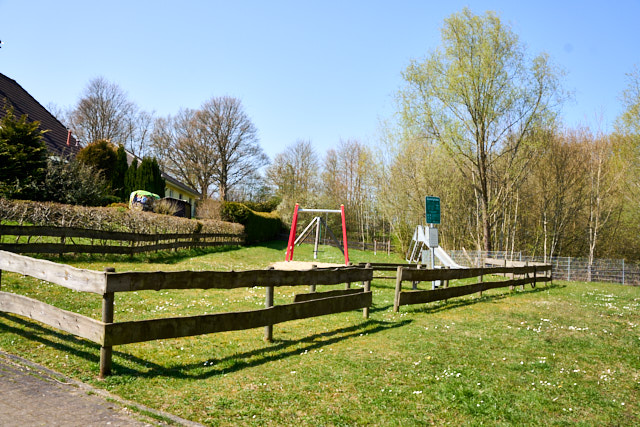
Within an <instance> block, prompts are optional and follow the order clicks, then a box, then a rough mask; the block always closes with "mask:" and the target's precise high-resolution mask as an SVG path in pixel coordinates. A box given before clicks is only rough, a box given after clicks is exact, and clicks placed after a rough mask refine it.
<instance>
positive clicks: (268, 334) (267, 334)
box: [264, 267, 275, 342]
mask: <svg viewBox="0 0 640 427" xmlns="http://www.w3.org/2000/svg"><path fill="white" fill-rule="evenodd" d="M268 269H269V270H274V269H275V267H269V268H268ZM265 290H266V295H265V299H264V306H265V308H269V307H273V290H274V287H273V286H267V287H265ZM264 340H265V341H266V342H273V325H267V326H265V327H264Z"/></svg>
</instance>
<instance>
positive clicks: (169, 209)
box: [153, 199, 180, 215]
mask: <svg viewBox="0 0 640 427" xmlns="http://www.w3.org/2000/svg"><path fill="white" fill-rule="evenodd" d="M179 210H180V206H178V205H177V204H176V203H175V202H172V201H171V200H167V199H161V200H158V201H156V202H155V203H154V204H153V211H154V212H155V213H157V214H160V215H175V214H176V213H177V212H178V211H179Z"/></svg>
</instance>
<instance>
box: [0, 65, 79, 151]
mask: <svg viewBox="0 0 640 427" xmlns="http://www.w3.org/2000/svg"><path fill="white" fill-rule="evenodd" d="M7 104H8V105H10V106H12V107H13V110H14V114H15V115H16V117H18V118H19V117H21V116H22V115H25V114H26V115H27V119H28V120H29V121H31V122H34V121H38V122H40V129H41V130H46V132H45V133H44V135H43V139H44V142H45V144H46V146H47V149H48V150H49V152H50V153H51V154H52V155H54V156H57V157H69V156H75V155H76V154H77V153H78V151H80V148H82V147H80V145H79V144H78V141H77V140H76V139H75V138H74V137H73V135H71V133H70V132H69V130H68V129H67V128H66V127H65V126H64V125H63V124H62V123H61V122H60V121H59V120H58V119H56V118H55V117H54V116H53V114H51V113H50V112H49V111H48V110H47V109H46V108H44V107H43V106H42V105H41V104H40V103H39V102H38V101H36V99H35V98H34V97H33V96H31V95H29V92H27V91H26V90H24V89H23V88H22V86H20V85H19V84H18V83H17V82H16V81H15V80H13V79H10V78H9V77H7V76H5V75H4V74H1V73H0V118H3V117H4V116H5V115H6V111H5V107H6V106H7Z"/></svg>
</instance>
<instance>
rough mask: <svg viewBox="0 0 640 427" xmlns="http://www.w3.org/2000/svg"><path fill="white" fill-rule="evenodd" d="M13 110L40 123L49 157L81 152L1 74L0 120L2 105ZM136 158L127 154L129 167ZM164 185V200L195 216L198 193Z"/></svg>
mask: <svg viewBox="0 0 640 427" xmlns="http://www.w3.org/2000/svg"><path fill="white" fill-rule="evenodd" d="M6 104H8V105H10V106H12V107H13V109H14V113H15V115H16V116H17V117H20V116H22V115H24V114H26V115H27V119H28V120H30V121H39V122H40V129H42V130H46V132H45V133H44V135H43V138H44V142H45V144H46V146H47V148H48V150H49V152H50V153H51V155H52V156H56V157H60V158H64V157H73V156H75V155H76V154H77V153H78V151H80V149H81V148H82V147H81V146H80V144H79V143H78V141H77V140H76V139H75V138H74V136H73V135H72V134H71V132H70V131H69V130H68V129H67V128H66V127H65V126H64V125H63V124H62V123H61V122H60V121H59V120H58V119H56V118H55V117H54V116H53V114H51V113H50V112H49V111H48V110H47V109H46V108H44V107H43V106H42V105H41V104H40V103H39V102H38V101H36V99H35V98H34V97H33V96H31V95H30V94H29V92H27V91H26V90H24V89H23V88H22V86H20V85H19V84H18V83H17V82H16V81H15V80H13V79H10V78H9V77H7V76H5V75H4V74H1V73H0V118H2V117H4V116H5V115H6V111H5V105H6ZM134 157H135V156H133V154H131V153H129V152H127V161H128V163H129V164H131V162H132V161H133V159H134ZM162 177H163V178H164V179H165V182H166V189H165V196H166V197H171V198H175V199H179V200H183V201H185V202H188V203H189V204H190V205H191V217H193V216H195V209H196V201H197V200H198V199H200V193H198V191H196V190H195V189H193V188H191V187H189V186H188V185H186V184H183V183H182V182H180V181H178V180H177V179H176V178H174V177H172V176H171V175H169V174H166V173H164V172H163V173H162Z"/></svg>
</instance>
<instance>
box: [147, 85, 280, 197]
mask: <svg viewBox="0 0 640 427" xmlns="http://www.w3.org/2000/svg"><path fill="white" fill-rule="evenodd" d="M152 140H153V146H154V150H155V154H156V156H157V157H158V158H159V159H160V164H161V165H162V166H163V167H164V168H165V170H167V171H168V172H170V173H173V174H175V175H176V176H177V177H180V178H182V179H184V180H185V182H187V183H188V184H189V185H190V186H192V187H194V188H196V189H198V190H199V191H200V193H201V194H202V195H203V197H213V196H214V195H215V194H216V193H217V195H218V198H219V199H220V200H228V198H229V192H230V190H231V189H232V188H233V187H234V186H235V185H239V184H241V183H242V182H243V181H245V180H250V179H253V178H254V177H255V174H256V171H258V170H259V169H260V168H261V167H263V166H265V165H266V164H267V163H268V158H267V156H266V154H264V152H263V151H262V148H261V147H260V145H259V144H258V137H257V132H256V128H255V126H254V125H253V123H252V122H251V120H250V119H249V117H248V116H247V115H246V113H245V112H244V110H243V109H242V105H241V103H240V101H239V100H238V99H236V98H230V97H220V98H212V99H210V100H209V101H207V102H205V103H204V104H203V106H202V108H201V109H199V110H182V111H181V112H180V113H178V115H177V116H175V117H168V118H166V119H158V120H156V126H155V129H154V132H153V136H152Z"/></svg>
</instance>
